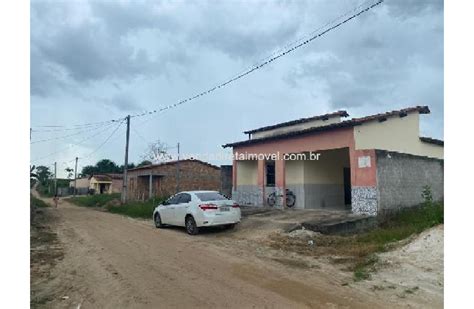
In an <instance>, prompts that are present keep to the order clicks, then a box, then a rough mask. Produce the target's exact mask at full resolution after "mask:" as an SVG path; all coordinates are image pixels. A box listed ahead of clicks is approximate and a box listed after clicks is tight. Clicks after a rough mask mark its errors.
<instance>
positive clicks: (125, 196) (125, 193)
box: [122, 115, 130, 204]
mask: <svg viewBox="0 0 474 309" xmlns="http://www.w3.org/2000/svg"><path fill="white" fill-rule="evenodd" d="M126 119H127V133H126V140H125V163H124V166H123V187H122V204H124V203H126V202H127V186H128V182H127V170H128V143H129V140H130V115H128V116H127V118H126Z"/></svg>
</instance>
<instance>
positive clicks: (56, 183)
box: [54, 162, 58, 195]
mask: <svg viewBox="0 0 474 309" xmlns="http://www.w3.org/2000/svg"><path fill="white" fill-rule="evenodd" d="M56 194H58V175H57V173H56V162H54V195H56Z"/></svg>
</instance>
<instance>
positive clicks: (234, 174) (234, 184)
mask: <svg viewBox="0 0 474 309" xmlns="http://www.w3.org/2000/svg"><path fill="white" fill-rule="evenodd" d="M237 162H238V161H237V160H235V159H234V160H232V192H234V191H236V190H237Z"/></svg>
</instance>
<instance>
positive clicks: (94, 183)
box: [89, 177, 112, 193]
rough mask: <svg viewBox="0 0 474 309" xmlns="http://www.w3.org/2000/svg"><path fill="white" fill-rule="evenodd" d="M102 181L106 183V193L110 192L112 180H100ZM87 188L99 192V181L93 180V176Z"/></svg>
mask: <svg viewBox="0 0 474 309" xmlns="http://www.w3.org/2000/svg"><path fill="white" fill-rule="evenodd" d="M102 183H105V184H106V185H107V193H112V182H111V181H110V182H102ZM89 188H90V189H94V190H95V191H96V192H99V190H100V185H99V182H97V180H95V178H94V177H92V178H91V179H90V185H89Z"/></svg>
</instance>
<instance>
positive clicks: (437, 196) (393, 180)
mask: <svg viewBox="0 0 474 309" xmlns="http://www.w3.org/2000/svg"><path fill="white" fill-rule="evenodd" d="M375 152H376V157H377V189H378V192H377V196H378V204H379V205H378V209H379V214H383V213H386V212H392V211H394V210H397V209H399V208H402V207H410V206H415V205H418V204H420V203H421V202H423V198H422V196H421V193H422V190H423V187H424V186H425V185H429V186H430V187H431V191H432V193H433V198H434V200H441V199H443V196H444V190H443V187H444V161H443V160H441V159H434V158H428V157H422V156H415V155H409V154H402V153H398V152H390V151H385V150H376V151H375Z"/></svg>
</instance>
